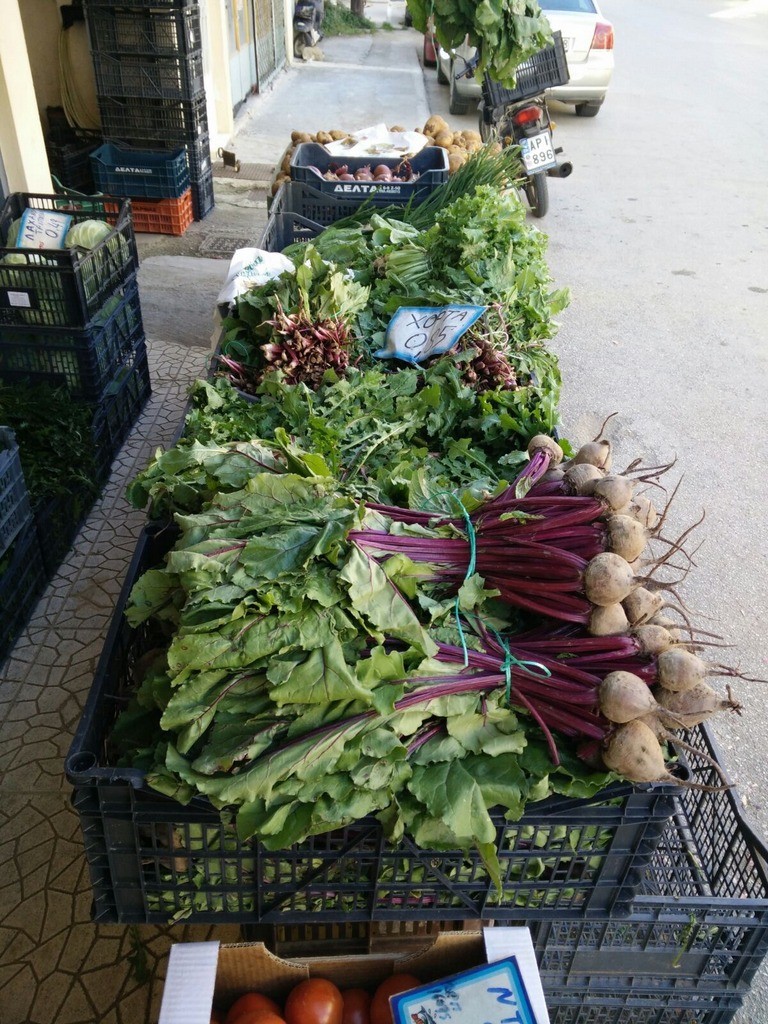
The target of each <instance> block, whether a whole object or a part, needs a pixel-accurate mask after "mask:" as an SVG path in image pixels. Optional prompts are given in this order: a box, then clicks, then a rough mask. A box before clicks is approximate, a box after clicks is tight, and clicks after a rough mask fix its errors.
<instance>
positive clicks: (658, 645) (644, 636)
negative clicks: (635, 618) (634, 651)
mask: <svg viewBox="0 0 768 1024" xmlns="http://www.w3.org/2000/svg"><path fill="white" fill-rule="evenodd" d="M632 636H634V637H635V638H636V639H637V641H638V642H639V644H640V650H641V651H642V653H643V654H647V655H650V656H651V657H653V656H655V655H657V654H661V653H662V652H664V651H668V650H669V648H670V647H671V646H672V645H673V643H674V638H673V637H672V634H671V633H670V632H669V630H668V629H665V628H664V626H658V625H651V624H650V623H648V624H646V625H643V626H636V627H635V628H634V629H633V630H632Z"/></svg>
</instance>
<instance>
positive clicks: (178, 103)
mask: <svg viewBox="0 0 768 1024" xmlns="http://www.w3.org/2000/svg"><path fill="white" fill-rule="evenodd" d="M205 103H206V100H205V96H202V97H200V98H199V99H195V100H143V101H142V102H141V103H137V102H136V101H135V100H130V99H124V98H121V99H119V98H116V97H112V96H100V97H99V110H100V112H101V127H102V131H103V132H104V137H105V138H110V139H121V140H122V141H123V143H125V145H127V146H138V147H140V148H141V147H146V148H149V149H154V148H158V147H162V146H174V145H178V146H183V145H185V144H186V143H189V142H195V141H197V140H198V139H200V138H202V136H204V135H208V114H207V110H206V105H205ZM153 143H154V145H153Z"/></svg>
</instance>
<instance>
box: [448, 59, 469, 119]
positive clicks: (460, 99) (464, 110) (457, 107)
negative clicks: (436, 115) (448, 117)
mask: <svg viewBox="0 0 768 1024" xmlns="http://www.w3.org/2000/svg"><path fill="white" fill-rule="evenodd" d="M448 88H449V89H450V93H449V96H448V112H449V113H451V114H468V113H469V106H470V102H471V101H470V100H468V99H466V98H465V97H464V96H462V95H461V94H460V93H459V91H458V89H457V88H456V77H455V69H454V66H453V61H451V77H450V78H449V80H448Z"/></svg>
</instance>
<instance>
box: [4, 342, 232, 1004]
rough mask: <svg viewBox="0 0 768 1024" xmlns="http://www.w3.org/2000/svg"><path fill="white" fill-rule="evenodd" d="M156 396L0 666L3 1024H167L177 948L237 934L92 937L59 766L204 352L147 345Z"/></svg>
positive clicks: (204, 930)
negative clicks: (154, 474) (167, 980)
mask: <svg viewBox="0 0 768 1024" xmlns="http://www.w3.org/2000/svg"><path fill="white" fill-rule="evenodd" d="M148 348H149V356H150V373H151V377H152V385H153V394H152V397H151V398H150V400H149V403H148V405H147V406H146V408H145V411H144V412H143V414H142V416H141V418H140V419H139V421H138V422H137V424H136V427H135V428H134V430H133V432H132V434H131V436H130V438H129V439H128V441H127V442H126V444H125V445H124V447H123V448H122V450H121V451H120V453H119V455H118V456H117V459H116V460H115V463H114V468H113V472H112V475H111V477H110V480H109V482H108V484H107V487H106V488H105V490H104V493H103V494H102V496H101V498H100V499H99V500H98V501H97V503H96V504H95V506H94V508H93V510H92V511H91V514H90V515H89V516H88V519H87V521H86V522H85V524H84V526H83V528H82V530H81V532H80V534H79V535H78V537H77V539H76V542H75V545H74V547H73V549H72V550H71V551H70V553H69V556H68V557H67V559H66V561H65V562H64V564H63V565H62V566H61V569H60V571H59V573H58V575H57V576H56V577H55V578H54V579H53V580H52V581H51V583H50V584H49V586H48V588H47V590H46V592H45V594H44V595H43V597H42V599H41V601H40V602H39V604H38V605H37V608H36V610H35V612H34V614H33V616H32V619H31V621H30V622H29V625H28V627H27V629H26V630H25V631H24V633H23V634H22V636H21V637H20V638H19V640H18V642H17V644H16V646H15V647H14V649H13V651H12V652H11V656H10V657H9V659H8V660H7V661H6V662H5V664H4V665H3V666H2V667H1V668H0V1021H2V1024H53V1022H56V1024H95V1022H96V1021H99V1022H100V1024H143V1022H150V1021H156V1020H157V1014H158V1009H159V1001H160V996H161V992H162V979H163V977H164V971H165V966H166V961H167V953H168V949H169V947H170V945H171V943H173V942H180V941H193V940H194V941H199V940H202V939H207V938H210V937H213V936H215V937H216V938H220V939H221V940H222V941H227V942H232V941H237V940H238V938H239V929H237V928H233V927H231V926H230V927H226V926H223V927H218V928H211V927H205V926H183V925H176V926H174V927H153V926H143V925H142V926H130V927H127V926H124V925H114V926H105V925H96V924H93V923H92V922H91V899H92V892H91V887H90V879H89V877H88V868H87V865H86V861H85V857H84V855H83V847H82V835H81V831H80V824H79V820H78V818H77V815H76V814H75V812H74V811H73V810H72V808H71V807H70V792H71V790H70V787H69V785H68V783H67V781H66V779H65V776H64V772H63V763H64V759H65V756H66V754H67V751H68V749H69V744H70V742H71V739H72V735H73V733H74V730H75V729H76V727H77V724H78V722H79V720H80V716H81V713H82V708H83V704H84V702H85V698H86V696H87V694H88V691H89V689H90V686H91V682H92V680H93V674H94V671H95V668H96V664H97V661H98V658H99V654H100V652H101V648H102V645H103V640H104V636H105V633H106V629H107V627H108V624H109V621H110V618H111V615H112V609H113V606H114V602H115V600H116V598H117V595H118V593H119V591H120V587H121V585H122V581H123V578H124V575H125V571H126V568H127V566H128V563H129V561H130V558H131V555H132V553H133V550H134V548H135V546H136V541H137V538H138V535H139V532H140V530H141V527H142V524H143V521H144V514H143V513H142V512H140V511H137V510H136V509H133V508H132V507H131V506H130V505H129V504H128V502H127V501H126V499H125V497H124V489H125V485H126V483H127V482H128V481H129V480H130V479H132V477H133V476H134V475H135V474H136V472H137V471H138V470H139V469H141V468H143V467H144V466H145V465H146V464H147V462H148V461H149V458H150V457H151V455H152V453H153V451H154V449H155V448H156V447H157V446H158V445H167V444H168V443H170V442H171V440H172V439H173V436H174V434H175V433H176V431H177V429H178V425H179V423H180V421H181V417H182V414H183V409H184V405H185V402H186V396H187V391H188V387H189V385H190V384H191V382H192V381H193V380H194V379H195V378H196V377H198V376H200V375H201V374H204V372H205V366H206V363H207V357H208V352H207V349H205V348H203V347H192V348H190V347H187V346H181V345H177V344H174V343H168V342H157V341H152V340H150V341H149V343H148Z"/></svg>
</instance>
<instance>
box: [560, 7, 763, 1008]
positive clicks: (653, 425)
mask: <svg viewBox="0 0 768 1024" xmlns="http://www.w3.org/2000/svg"><path fill="white" fill-rule="evenodd" d="M602 7H603V11H604V13H605V14H606V16H607V17H609V18H610V19H611V20H612V21H613V23H614V25H615V29H616V72H615V77H614V81H613V83H612V86H611V90H610V94H609V96H608V98H607V100H606V103H605V105H604V107H603V109H602V110H601V112H600V114H599V115H598V116H597V117H596V118H594V119H582V118H577V117H575V116H574V115H573V113H572V112H571V110H570V109H569V108H562V110H560V109H557V108H555V109H553V111H552V113H553V116H555V118H556V119H557V122H558V130H557V136H558V137H559V142H560V144H561V145H562V146H563V147H564V149H565V152H566V154H567V156H568V157H569V158H570V159H571V160H572V161H573V164H574V172H573V175H572V176H571V177H570V178H568V179H565V180H550V194H551V211H550V213H549V214H548V216H547V218H546V220H545V221H543V222H542V227H543V228H544V230H545V231H546V232H547V233H548V234H549V236H550V250H549V262H550V266H551V268H552V272H553V274H554V277H555V279H556V280H557V283H558V284H561V285H562V284H568V285H570V287H571V289H572V296H573V298H572V304H571V306H570V308H569V310H568V311H567V313H566V314H564V315H563V317H562V328H561V332H560V334H559V336H558V340H557V343H556V347H557V349H558V351H559V353H560V355H561V358H562V368H563V379H564V383H565V386H564V391H563V399H562V411H563V421H564V427H565V432H566V434H567V435H570V436H573V437H574V438H576V439H578V440H579V441H582V440H584V439H587V438H590V437H592V436H593V435H594V433H595V432H596V430H597V428H598V426H599V424H600V423H601V421H602V420H603V418H604V417H605V416H606V415H608V414H609V413H612V412H614V411H616V412H617V413H618V415H617V416H616V417H615V418H614V419H613V420H612V421H611V425H610V428H609V436H610V437H611V439H612V440H613V441H614V443H615V445H616V448H617V452H618V454H619V459H618V462H619V464H621V465H624V464H626V463H628V462H629V461H630V460H631V459H633V458H635V457H638V456H643V457H644V458H645V459H646V460H647V461H649V462H651V463H656V462H660V461H666V460H668V459H670V458H672V457H675V456H676V457H677V460H678V462H677V467H678V468H677V469H676V471H675V473H674V474H672V475H674V476H675V478H676V479H677V478H679V477H680V476H682V477H683V480H682V485H681V489H680V491H679V495H678V498H676V500H675V506H673V507H674V508H675V513H674V515H673V517H672V523H671V524H670V529H669V530H668V531H667V532H668V535H670V536H671V535H673V534H674V533H675V532H676V531H675V528H673V527H676V528H677V532H680V531H682V529H684V528H685V527H686V526H687V525H688V524H689V523H691V522H693V521H694V520H696V519H697V518H698V517H699V516H700V515H701V513H702V511H705V512H706V519H705V521H704V523H703V525H702V527H701V528H700V529H699V530H698V531H697V532H696V535H695V536H697V537H698V538H699V540H703V541H704V543H703V546H702V547H701V549H700V551H699V554H698V556H697V562H698V567H697V568H696V569H695V570H694V571H693V572H692V573H691V574H690V576H689V577H688V579H687V580H686V582H685V584H684V585H683V588H682V593H683V595H684V597H685V600H686V603H687V604H688V605H689V606H690V607H691V608H692V609H694V610H695V613H696V614H695V619H696V621H699V622H700V623H701V625H702V628H705V629H709V630H714V631H715V632H718V633H720V634H722V635H723V636H724V637H725V638H726V639H727V640H728V642H729V643H732V644H734V645H735V648H734V650H733V651H718V652H712V653H710V654H708V655H707V657H708V658H714V657H715V656H716V655H720V656H721V660H722V661H723V662H727V663H729V664H735V665H738V666H739V667H740V668H741V669H742V671H744V673H745V674H746V675H750V676H758V677H763V678H768V643H767V642H766V639H765V636H764V634H763V631H762V625H763V623H764V619H765V610H766V604H768V600H767V599H768V572H767V569H768V546H767V544H766V537H765V536H763V533H762V529H763V528H764V527H765V526H766V524H768V512H767V510H768V474H766V455H765V447H764V446H765V438H766V435H767V434H768V188H766V172H765V168H766V166H768V108H767V107H766V101H765V97H766V95H768V3H766V2H765V0H731V2H728V0H674V3H670V2H669V0H602ZM721 682H722V681H721ZM734 690H735V692H736V694H737V696H738V698H739V699H740V700H741V701H742V703H743V705H744V713H743V715H742V716H741V717H736V716H729V717H728V718H726V717H725V716H722V715H721V716H719V717H718V718H717V719H716V720H715V722H714V729H715V733H716V734H717V736H718V737H719V738H720V740H721V742H722V746H723V753H724V761H725V766H726V769H727V770H728V772H729V774H730V775H731V776H732V778H733V779H734V780H735V781H736V783H737V784H738V788H739V791H740V793H741V796H742V799H743V803H744V805H745V813H746V814H747V815H748V816H749V818H750V819H751V820H752V821H753V822H754V824H755V826H756V828H757V831H758V832H759V833H760V834H761V835H763V836H768V741H767V740H766V736H768V712H767V708H768V684H760V683H739V682H738V681H736V683H735V685H734ZM735 1020H736V1021H738V1022H739V1024H747V1022H749V1024H765V1022H768V964H764V965H763V969H762V970H761V971H760V974H759V977H758V979H757V980H756V982H755V983H754V984H753V986H752V990H751V994H750V998H749V1000H748V1003H747V1004H746V1006H745V1008H744V1010H742V1011H741V1013H740V1014H739V1015H738V1016H737V1017H736V1018H735Z"/></svg>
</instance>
